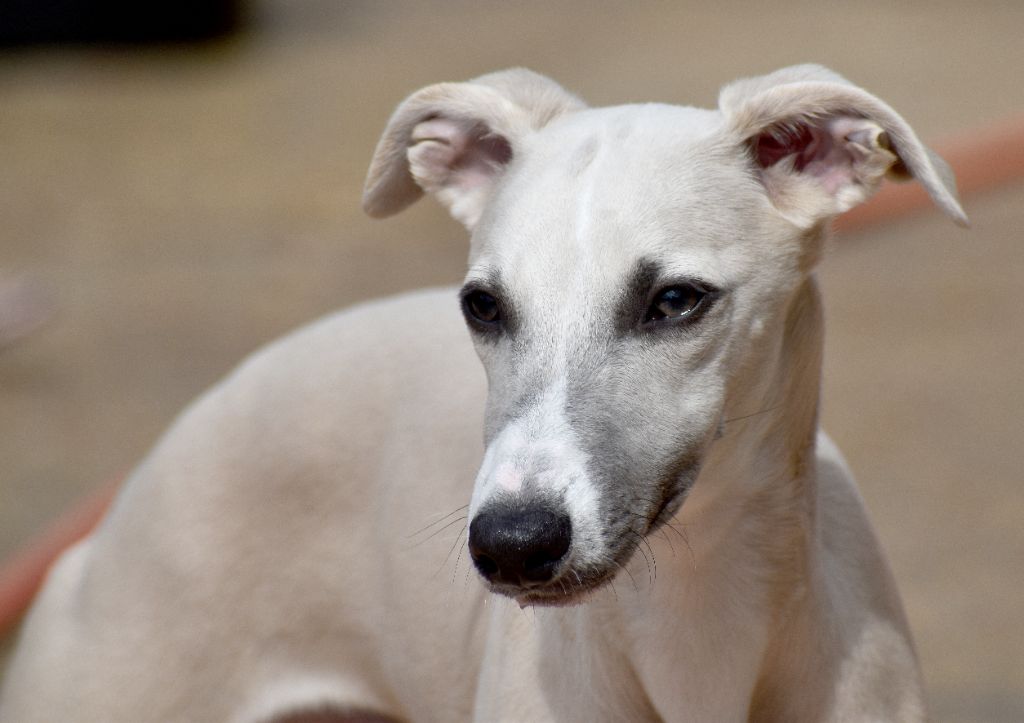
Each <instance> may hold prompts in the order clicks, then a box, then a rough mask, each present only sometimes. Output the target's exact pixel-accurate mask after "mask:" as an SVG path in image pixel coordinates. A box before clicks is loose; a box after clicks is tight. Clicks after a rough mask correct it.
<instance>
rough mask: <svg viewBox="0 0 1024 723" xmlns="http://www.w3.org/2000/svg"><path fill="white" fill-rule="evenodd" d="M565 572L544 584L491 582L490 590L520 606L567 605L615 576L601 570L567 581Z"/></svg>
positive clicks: (574, 602)
mask: <svg viewBox="0 0 1024 723" xmlns="http://www.w3.org/2000/svg"><path fill="white" fill-rule="evenodd" d="M566 574H571V571H566ZM566 574H563V575H560V576H559V577H558V578H556V579H555V580H553V581H551V582H549V583H546V584H544V585H538V586H533V587H519V586H513V585H493V584H492V585H490V590H491V592H492V593H494V594H496V595H502V596H504V597H510V598H512V599H513V600H515V601H516V602H517V603H518V604H519V606H520V607H529V606H533V607H569V606H573V605H579V604H581V603H583V602H584V601H585V599H586V598H587V596H589V595H590V593H592V592H594V591H595V590H597V589H598V588H600V587H603V586H604V585H605V584H607V583H609V582H610V581H611V580H612V579H613V578H614V577H615V573H614V572H603V573H601V574H599V575H595V576H593V577H584V578H580V580H579V582H573V583H569V582H568V581H569V579H570V578H568V577H567V576H566Z"/></svg>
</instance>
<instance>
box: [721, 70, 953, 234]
mask: <svg viewBox="0 0 1024 723" xmlns="http://www.w3.org/2000/svg"><path fill="white" fill-rule="evenodd" d="M719 106H720V108H721V110H722V112H723V113H724V114H725V116H726V118H727V120H728V122H729V123H730V125H731V127H732V129H733V131H734V132H735V133H737V134H739V139H740V141H741V142H742V143H743V144H745V145H746V146H747V148H748V149H749V152H750V155H751V159H752V163H753V165H754V168H755V172H756V173H757V174H758V177H759V178H760V179H761V182H762V184H763V185H764V187H765V189H766V191H767V192H768V196H769V197H770V199H771V201H772V203H774V204H775V206H776V208H778V210H779V211H780V213H782V215H784V216H785V217H786V218H788V219H789V220H790V221H792V222H793V223H795V224H797V225H798V226H801V227H810V226H812V225H814V224H815V223H818V222H820V221H822V220H824V219H827V218H830V217H832V216H835V215H837V214H840V213H842V212H844V211H848V210H849V209H851V208H853V207H854V206H856V205H857V204H859V203H862V202H863V201H865V200H867V199H868V198H869V197H870V196H871V195H872V194H873V193H874V192H875V191H876V190H877V188H878V186H879V185H880V184H881V182H882V179H883V178H884V177H886V176H889V177H890V178H895V179H905V178H908V177H913V178H914V179H916V180H917V181H918V182H920V183H921V184H922V185H923V186H924V187H925V189H926V190H927V191H928V193H929V195H931V197H932V199H933V200H934V201H935V203H936V205H938V206H939V208H941V209H942V210H943V211H944V212H945V213H946V214H948V215H949V216H951V217H952V218H953V219H954V220H955V221H956V222H957V223H960V224H961V225H966V224H967V216H966V215H965V214H964V212H963V209H962V208H961V207H960V204H959V202H958V200H957V197H956V184H955V181H954V179H953V174H952V172H951V171H950V170H949V167H948V166H947V165H946V164H945V162H944V161H943V160H942V159H941V158H939V157H938V156H936V155H935V154H934V153H932V152H931V151H930V150H928V149H927V148H926V147H925V146H924V145H923V144H922V143H921V141H920V140H918V138H917V136H916V135H915V134H914V131H913V130H912V129H911V128H910V126H909V125H907V123H906V121H904V120H903V119H902V118H901V117H900V116H899V115H898V114H897V113H896V112H895V111H894V110H893V109H892V108H890V107H889V106H888V105H886V104H885V103H883V102H882V101H881V100H879V99H878V98H876V97H874V96H873V95H871V94H869V93H867V92H865V91H863V90H861V89H860V88H857V87H856V86H854V85H851V84H850V83H848V82H847V81H846V80H844V79H843V78H842V77H841V76H838V75H836V74H835V73H833V72H831V71H829V70H827V69H825V68H822V67H820V66H815V65H802V66H794V67H792V68H785V69H783V70H780V71H778V72H776V73H772V74H771V75H768V76H764V77H762V78H754V79H749V80H742V81H738V82H736V83H733V84H731V85H729V86H726V87H725V88H724V89H723V90H722V93H721V95H720V97H719Z"/></svg>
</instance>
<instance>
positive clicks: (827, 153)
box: [752, 118, 860, 195]
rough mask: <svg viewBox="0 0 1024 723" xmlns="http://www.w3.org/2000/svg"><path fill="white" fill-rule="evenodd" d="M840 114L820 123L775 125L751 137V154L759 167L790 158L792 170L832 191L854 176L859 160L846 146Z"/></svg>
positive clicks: (848, 181)
mask: <svg viewBox="0 0 1024 723" xmlns="http://www.w3.org/2000/svg"><path fill="white" fill-rule="evenodd" d="M845 125H848V124H845V123H844V119H842V118H833V119H830V120H826V121H823V125H822V126H817V125H811V124H809V123H799V122H798V123H792V124H787V125H784V126H776V127H775V128H772V129H770V130H768V131H766V132H764V133H762V134H760V135H758V136H756V137H755V138H754V139H753V142H752V149H753V152H754V158H755V160H756V162H757V164H758V166H760V167H761V168H762V169H767V168H770V167H772V166H774V165H776V164H777V163H779V162H780V161H783V160H784V159H787V158H792V163H793V166H792V168H793V170H794V171H796V172H797V173H800V174H802V175H804V176H808V177H811V178H815V179H817V180H818V182H819V183H820V184H821V185H822V187H823V188H824V189H825V191H826V192H827V193H830V194H833V195H834V194H836V193H837V192H838V191H839V190H840V189H841V188H843V187H844V186H845V185H847V184H849V183H851V182H852V181H853V180H854V177H855V168H854V166H855V163H856V162H857V161H858V160H860V159H859V158H858V157H855V156H854V155H853V154H852V153H851V150H850V148H848V143H847V141H848V139H847V138H846V137H845Z"/></svg>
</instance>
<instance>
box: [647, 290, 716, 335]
mask: <svg viewBox="0 0 1024 723" xmlns="http://www.w3.org/2000/svg"><path fill="white" fill-rule="evenodd" d="M710 296H711V292H710V291H708V290H707V289H705V288H704V287H703V285H698V284H696V283H692V282H683V283H678V284H672V285H671V286H666V287H662V288H661V289H660V290H659V291H657V292H656V293H655V294H654V295H653V296H652V298H651V303H650V304H649V305H648V307H647V311H646V312H645V313H644V316H643V319H642V321H641V322H640V323H641V325H642V326H654V325H658V324H680V323H690V322H693V321H696V320H697V318H698V317H699V316H700V315H701V314H703V312H704V309H705V308H706V307H707V305H708V304H710V299H709V297H710Z"/></svg>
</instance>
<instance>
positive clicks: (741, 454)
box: [677, 276, 823, 598]
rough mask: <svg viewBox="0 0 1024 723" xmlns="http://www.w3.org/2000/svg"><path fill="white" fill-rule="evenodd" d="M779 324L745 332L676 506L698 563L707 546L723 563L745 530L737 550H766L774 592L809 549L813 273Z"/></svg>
mask: <svg viewBox="0 0 1024 723" xmlns="http://www.w3.org/2000/svg"><path fill="white" fill-rule="evenodd" d="M780 324H781V329H782V333H781V335H778V334H777V335H776V336H774V337H769V335H767V334H766V338H765V339H762V340H752V341H751V344H752V345H756V346H757V347H758V348H759V349H760V350H761V351H760V352H759V353H757V354H751V355H749V361H748V363H747V364H745V365H744V367H742V368H740V369H738V370H736V372H735V376H734V379H733V380H731V381H732V384H731V387H730V388H731V389H732V390H733V393H732V394H731V395H730V398H729V399H728V401H727V404H726V412H725V414H724V415H723V421H722V425H721V428H720V431H719V435H718V438H717V439H715V440H714V442H712V443H711V446H710V449H709V450H708V456H707V458H706V460H705V463H704V467H703V469H702V472H701V474H700V476H699V478H698V481H697V483H696V485H695V486H694V489H693V490H692V492H691V496H690V498H689V499H688V500H687V502H686V503H685V504H684V505H683V508H682V510H681V511H680V513H679V515H678V516H677V520H678V521H679V522H680V523H681V524H682V527H683V528H684V529H686V530H688V531H689V532H690V535H689V538H690V542H691V546H692V548H693V553H694V557H695V560H694V563H695V564H696V565H701V564H702V560H701V558H702V557H704V556H707V564H719V563H713V562H711V560H712V559H714V558H717V557H719V556H720V554H721V553H722V552H723V551H727V550H730V549H734V544H733V543H732V542H731V541H733V540H744V541H745V542H744V545H743V547H744V551H743V554H759V555H762V556H764V557H767V558H768V559H766V560H762V561H760V562H761V563H767V564H769V565H770V566H771V567H772V568H774V569H775V571H776V573H777V574H775V575H770V574H769V575H766V576H765V578H766V579H770V580H772V581H773V583H772V584H773V586H777V587H778V590H777V591H776V592H774V593H773V597H779V598H781V597H785V596H787V595H789V594H791V593H789V592H786V591H791V590H793V589H795V588H799V587H800V583H801V581H802V580H803V579H804V578H805V576H806V574H807V570H808V565H809V563H810V560H809V555H810V554H811V550H812V549H813V545H812V544H811V538H812V536H813V534H814V521H815V480H814V475H815V470H814V459H815V438H816V434H817V424H818V404H819V396H820V384H821V357H822V343H823V333H822V310H821V302H820V296H819V293H818V289H817V286H816V283H815V281H814V279H813V277H810V276H809V277H807V279H806V280H805V281H804V282H803V283H802V284H801V285H800V286H799V287H798V289H797V290H796V291H795V292H794V293H793V295H792V296H791V298H790V300H789V303H788V304H787V306H786V307H785V310H784V313H783V316H782V319H781V320H780ZM768 338H774V339H776V340H777V341H776V343H774V344H771V343H769V342H768V340H767V339H768ZM762 569H763V568H762ZM794 586H795V588H794Z"/></svg>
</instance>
